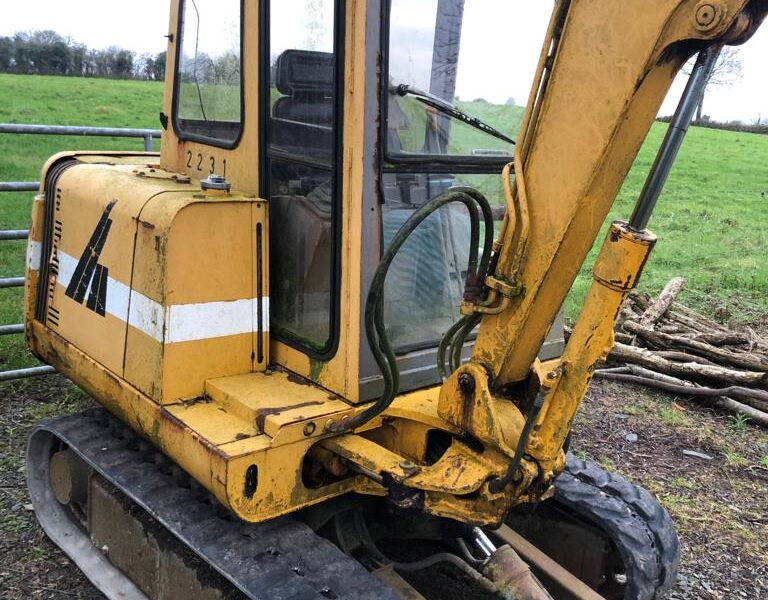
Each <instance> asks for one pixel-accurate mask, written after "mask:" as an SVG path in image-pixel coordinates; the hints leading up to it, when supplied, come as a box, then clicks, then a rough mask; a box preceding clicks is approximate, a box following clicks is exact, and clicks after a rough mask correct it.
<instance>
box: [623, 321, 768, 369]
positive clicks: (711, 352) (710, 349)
mask: <svg viewBox="0 0 768 600" xmlns="http://www.w3.org/2000/svg"><path fill="white" fill-rule="evenodd" d="M624 329H625V330H627V331H629V332H630V333H633V334H635V335H639V336H640V337H642V338H643V339H644V340H647V341H649V342H650V343H652V344H654V345H655V346H657V347H659V348H685V349H687V350H691V351H693V352H695V353H697V354H699V355H701V356H703V357H705V358H707V359H710V360H713V361H715V362H718V363H721V364H723V363H724V364H726V365H731V366H734V367H740V368H742V369H749V370H751V371H763V372H765V373H768V362H766V361H764V360H761V359H760V357H759V356H757V355H752V354H746V353H745V354H737V353H735V352H731V351H730V350H724V349H722V348H718V347H717V346H711V345H709V344H705V343H704V342H697V341H696V340H691V339H688V338H685V337H682V336H675V335H668V334H666V333H660V332H658V331H653V330H652V329H649V328H648V327H644V326H642V325H640V324H639V323H635V322H633V321H627V322H626V323H624Z"/></svg>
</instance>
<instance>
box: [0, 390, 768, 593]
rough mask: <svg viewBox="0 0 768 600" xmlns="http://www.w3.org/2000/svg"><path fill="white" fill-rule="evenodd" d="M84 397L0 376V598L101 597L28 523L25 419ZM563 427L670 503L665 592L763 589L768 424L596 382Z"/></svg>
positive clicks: (585, 449)
mask: <svg viewBox="0 0 768 600" xmlns="http://www.w3.org/2000/svg"><path fill="white" fill-rule="evenodd" d="M88 405H89V400H88V399H87V398H86V397H85V396H84V395H83V394H82V393H80V392H79V391H78V390H77V389H75V388H74V387H72V386H71V385H69V384H68V383H66V381H64V380H63V379H62V378H60V377H58V376H53V377H48V378H45V379H38V380H36V381H27V382H20V383H6V384H0V442H1V443H2V450H1V451H0V598H8V599H21V598H52V599H59V598H61V599H69V598H80V599H91V598H94V599H95V598H102V596H101V595H100V594H99V593H98V592H96V591H95V590H94V589H93V588H92V587H91V586H90V584H89V583H88V582H87V580H86V579H85V578H84V577H83V575H82V574H81V573H80V572H79V571H78V570H77V569H76V568H75V567H74V566H73V565H72V564H71V563H70V562H69V561H68V560H67V559H66V558H65V557H64V555H63V554H62V553H61V552H60V551H59V550H58V549H57V548H56V547H54V546H53V544H51V542H49V541H48V539H47V538H46V537H45V535H44V534H43V533H42V531H41V530H40V528H39V527H38V526H37V522H36V521H35V517H34V514H33V513H32V511H31V510H30V506H29V504H28V502H29V500H28V499H27V497H26V492H25V486H24V467H23V454H24V446H25V440H26V437H27V434H28V433H29V431H30V429H31V427H32V425H33V423H34V422H36V421H38V420H40V419H42V418H45V417H49V416H54V415H58V414H62V413H66V412H74V411H77V410H81V409H83V408H85V407H87V406H88ZM573 438H574V439H573V446H572V448H573V450H574V451H575V452H576V453H577V454H578V455H580V456H581V457H584V458H590V459H592V460H595V461H597V462H599V463H601V464H602V465H603V466H604V467H606V468H609V469H612V470H615V471H617V472H619V473H620V474H622V475H623V476H624V477H626V478H627V479H629V480H632V481H634V482H636V483H639V484H642V485H644V486H645V487H647V488H648V489H650V490H651V491H652V492H654V493H655V494H656V495H657V496H658V497H659V498H660V499H661V501H662V502H663V504H664V505H665V506H666V507H667V509H668V510H669V511H670V512H671V513H672V516H673V517H674V519H675V521H676V523H677V527H678V530H679V533H680V537H681V540H682V565H681V572H680V580H679V584H678V587H677V589H676V590H675V591H674V592H673V594H672V596H671V597H672V598H675V599H704V600H721V599H722V600H730V599H737V600H738V599H739V598H747V599H750V600H751V599H755V600H756V599H768V431H766V430H764V429H760V428H758V427H755V426H753V425H751V424H750V423H748V422H743V421H741V420H738V419H734V418H733V417H731V416H729V415H728V414H725V413H723V412H720V411H715V410H710V409H707V408H703V407H702V406H701V405H697V404H696V403H694V402H693V401H686V400H681V399H678V398H674V397H672V396H670V395H667V394H662V393H656V392H649V391H648V390H645V389H642V388H636V387H632V386H626V385H619V384H608V383H600V382H596V383H594V384H593V386H592V388H591V389H590V392H589V394H588V396H587V398H586V399H585V404H584V407H583V409H582V411H581V412H580V414H579V416H578V417H577V421H576V423H575V426H574V436H573ZM684 450H688V451H694V452H698V453H701V454H704V455H706V456H707V457H709V458H700V457H696V456H688V455H686V454H684V453H683V451H684Z"/></svg>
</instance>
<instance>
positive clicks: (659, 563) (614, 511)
mask: <svg viewBox="0 0 768 600" xmlns="http://www.w3.org/2000/svg"><path fill="white" fill-rule="evenodd" d="M552 501H553V502H554V503H556V504H560V505H562V506H564V507H566V508H568V509H569V510H570V511H572V512H574V513H575V514H577V515H578V516H579V517H581V518H583V519H584V520H586V521H589V522H591V523H593V524H594V525H596V526H597V527H598V528H600V529H602V530H603V531H605V532H606V534H607V535H608V536H609V537H610V539H611V540H612V541H613V543H614V544H615V545H616V547H617V548H618V550H619V553H620V555H621V558H622V560H623V562H624V565H625V569H626V574H627V587H626V591H625V594H624V600H654V599H657V598H661V597H663V595H664V594H665V592H666V591H668V590H669V589H670V588H671V587H672V586H674V583H675V580H676V578H677V567H678V564H679V542H678V539H677V533H676V532H675V528H674V525H673V523H672V520H671V518H670V517H669V514H667V512H666V511H665V510H664V508H663V507H662V506H661V505H660V504H659V503H658V502H657V501H656V500H655V499H654V498H653V496H652V495H651V494H650V493H649V492H648V491H647V490H644V489H643V488H640V487H638V486H636V485H633V484H631V483H629V482H628V481H626V480H625V479H623V478H621V477H619V476H618V475H613V474H611V473H608V472H607V471H605V470H604V469H602V468H600V467H599V466H598V465H596V464H594V463H591V462H588V461H583V460H580V459H578V458H576V457H575V456H573V455H570V454H569V455H568V460H567V464H566V469H565V471H564V472H563V473H562V474H561V475H560V476H558V478H557V480H556V481H555V496H554V497H553V499H552Z"/></svg>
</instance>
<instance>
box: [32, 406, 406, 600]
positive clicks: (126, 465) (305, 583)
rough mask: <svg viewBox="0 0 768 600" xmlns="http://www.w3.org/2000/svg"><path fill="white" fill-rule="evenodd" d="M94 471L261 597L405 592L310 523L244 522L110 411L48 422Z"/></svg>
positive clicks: (312, 598) (318, 599)
mask: <svg viewBox="0 0 768 600" xmlns="http://www.w3.org/2000/svg"><path fill="white" fill-rule="evenodd" d="M45 432H48V433H50V434H53V435H55V436H56V437H57V438H59V439H60V440H61V441H62V442H64V443H66V444H67V445H68V446H69V448H70V449H71V450H73V451H75V452H76V453H77V454H78V455H79V456H80V457H82V458H83V459H84V460H85V461H86V462H87V463H88V464H89V465H90V466H91V467H92V468H93V469H94V470H95V471H97V472H98V473H99V474H101V475H102V476H103V477H104V478H105V479H106V480H107V481H109V482H110V483H111V484H112V485H114V486H115V487H116V488H117V489H119V490H120V491H121V492H123V493H124V494H125V495H126V496H128V498H130V499H131V500H132V501H133V502H135V503H136V504H137V505H139V506H140V507H142V508H143V509H144V510H145V511H146V512H147V513H148V514H150V515H151V516H152V517H153V518H155V519H156V520H157V521H158V522H159V523H160V524H161V525H163V526H164V527H165V528H166V529H168V531H170V532H171V533H172V534H173V535H175V536H176V537H177V538H178V539H179V540H181V542H183V543H184V544H185V545H186V546H188V547H189V548H190V549H191V550H192V551H193V552H195V553H196V554H197V555H198V556H200V558H201V559H202V560H204V561H205V562H206V563H208V564H209V565H210V566H211V567H212V568H214V569H216V570H217V571H218V572H219V573H221V574H222V575H223V576H224V577H225V578H226V579H228V580H229V581H230V582H231V583H232V584H233V585H234V586H235V587H236V588H238V589H239V590H241V591H242V592H243V593H245V594H246V596H247V597H248V598H252V599H254V600H256V599H260V600H266V599H269V600H323V599H328V598H331V599H336V598H349V599H355V600H357V599H361V600H362V599H366V600H368V599H370V600H373V599H386V600H397V598H398V596H397V595H395V593H394V592H393V591H392V590H391V589H390V588H388V587H386V586H385V585H384V584H383V583H382V582H381V581H379V580H378V579H377V578H375V577H374V576H373V575H371V574H370V573H368V571H366V570H365V569H364V568H363V567H362V565H360V564H359V563H358V562H357V561H355V560H353V559H351V558H350V557H348V556H346V555H345V554H344V553H343V552H342V551H341V550H339V549H338V548H337V547H336V546H334V545H333V544H331V543H330V542H329V541H327V540H325V539H323V538H321V537H319V536H318V535H316V534H315V532H314V531H312V529H310V528H309V527H308V526H307V525H305V524H303V523H301V522H299V521H297V520H295V519H293V518H291V517H280V518H278V519H273V520H271V521H268V522H265V523H257V524H251V523H245V522H242V521H240V520H238V519H236V518H234V517H232V516H231V515H230V514H229V513H228V512H227V511H226V510H224V509H223V507H222V506H221V505H220V504H219V503H217V502H216V501H215V500H212V497H211V496H210V494H208V493H207V492H205V490H204V489H203V488H201V487H199V486H197V485H195V484H193V483H191V482H190V478H189V476H188V475H186V474H185V473H184V472H183V471H181V469H179V468H178V467H176V466H175V465H173V464H172V463H171V462H170V461H169V460H168V459H167V458H165V457H164V456H163V455H162V454H160V453H159V452H158V451H157V450H156V449H155V448H154V447H152V446H151V445H150V444H149V443H147V442H146V441H144V440H143V439H141V438H139V437H138V436H136V435H135V434H134V433H133V432H132V431H131V430H130V429H129V428H128V427H127V426H125V425H124V424H122V423H121V422H119V421H118V420H117V419H115V418H114V417H112V416H111V415H110V414H109V413H107V412H106V411H105V410H103V409H93V410H89V411H86V412H85V413H80V414H77V415H71V416H67V417H62V418H59V419H55V420H50V421H44V422H42V423H40V424H38V425H37V427H36V428H35V431H34V432H33V434H32V435H33V436H34V435H36V434H37V435H40V434H44V433H45Z"/></svg>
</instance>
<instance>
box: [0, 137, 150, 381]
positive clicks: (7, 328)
mask: <svg viewBox="0 0 768 600" xmlns="http://www.w3.org/2000/svg"><path fill="white" fill-rule="evenodd" d="M4 133H5V134H8V133H12V134H24V135H30V134H32V135H76V136H88V137H109V138H134V139H143V140H144V150H145V151H147V152H150V151H151V150H152V148H153V142H154V140H155V139H157V138H159V137H160V130H159V129H127V128H119V127H70V126H67V125H17V124H12V123H0V134H4ZM39 188H40V183H39V182H37V181H0V192H36V191H37V190H38V189H39ZM2 208H3V203H0V210H2ZM28 236H29V231H28V230H26V229H7V230H0V242H2V241H6V240H26V239H27V237H28ZM23 286H24V277H23V274H22V276H20V277H4V278H0V292H1V291H2V290H3V289H9V288H17V287H23ZM22 333H24V325H23V324H22V323H16V324H12V325H0V336H6V335H19V334H22ZM55 371H56V370H55V369H54V368H53V367H51V366H48V365H41V366H39V367H31V368H28V369H16V370H14V371H0V381H10V380H12V379H24V378H27V377H36V376H38V375H47V374H49V373H55Z"/></svg>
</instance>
